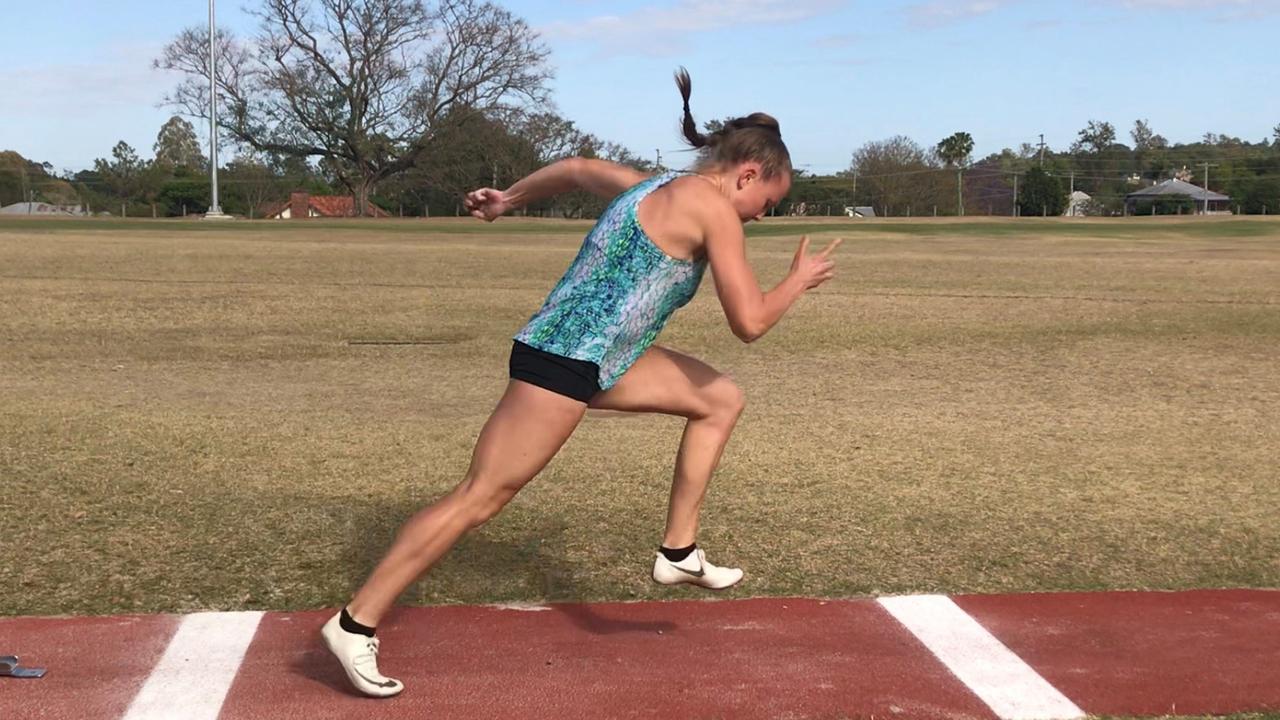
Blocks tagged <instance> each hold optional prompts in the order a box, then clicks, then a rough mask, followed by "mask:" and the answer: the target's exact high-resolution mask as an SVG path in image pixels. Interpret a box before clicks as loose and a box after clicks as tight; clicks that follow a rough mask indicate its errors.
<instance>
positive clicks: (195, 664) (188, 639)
mask: <svg viewBox="0 0 1280 720" xmlns="http://www.w3.org/2000/svg"><path fill="white" fill-rule="evenodd" d="M261 619H262V613H261V612H211V613H196V614H194V615H188V616H186V617H185V618H183V619H182V624H181V625H179V626H178V630H177V632H175V633H174V635H173V639H171V640H170V641H169V647H168V648H166V649H165V651H164V655H162V656H161V657H160V662H158V663H156V666H155V668H154V669H153V670H152V671H151V675H150V676H148V677H147V682H146V683H145V684H144V685H143V686H142V689H141V690H139V691H138V694H137V695H136V696H135V697H134V698H133V703H132V704H131V705H130V706H129V711H128V712H127V713H125V716H124V720H165V719H168V718H175V717H181V718H184V719H186V720H216V718H217V717H218V713H219V711H221V710H222V703H223V701H224V700H225V699H226V697H227V691H228V690H229V689H230V688H231V681H232V680H234V679H235V677H236V672H237V671H239V669H240V662H241V661H242V660H243V659H244V654H245V651H246V650H248V648H249V643H250V642H251V641H252V640H253V636H254V634H255V633H256V632H257V630H258V622H259V621H260V620H261Z"/></svg>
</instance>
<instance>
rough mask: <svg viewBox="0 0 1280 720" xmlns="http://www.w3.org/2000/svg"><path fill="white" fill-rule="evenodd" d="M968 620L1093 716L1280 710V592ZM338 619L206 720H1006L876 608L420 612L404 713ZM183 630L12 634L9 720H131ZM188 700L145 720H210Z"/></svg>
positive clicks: (1094, 597)
mask: <svg viewBox="0 0 1280 720" xmlns="http://www.w3.org/2000/svg"><path fill="white" fill-rule="evenodd" d="M938 600H939V601H941V602H943V603H948V604H949V603H950V602H951V601H947V600H946V599H945V598H938ZM952 600H953V601H954V605H956V606H958V607H959V608H960V609H962V610H963V611H965V612H966V613H968V615H969V616H970V617H971V618H973V619H974V620H976V621H977V622H978V624H980V625H981V627H982V628H984V629H985V630H986V631H987V632H989V633H990V634H991V635H994V637H995V638H996V639H997V640H998V641H999V643H1001V644H1003V646H1004V647H1006V648H1008V650H1011V651H1012V653H1013V654H1014V655H1016V656H1017V657H1018V658H1021V661H1023V662H1025V663H1026V664H1027V665H1029V666H1030V668H1031V669H1032V670H1034V672H1035V673H1038V674H1039V676H1040V677H1041V678H1043V679H1044V680H1045V681H1047V683H1048V685H1051V686H1052V688H1053V689H1056V691H1058V692H1060V693H1061V694H1062V695H1065V696H1066V698H1067V699H1069V700H1070V702H1071V703H1074V704H1075V706H1077V707H1078V708H1079V709H1080V710H1082V711H1084V712H1086V713H1089V714H1110V715H1134V716H1140V715H1156V714H1166V713H1171V712H1176V713H1179V714H1201V713H1228V712H1243V711H1262V710H1280V591H1269V590H1223V591H1191V592H1180V593H1053V594H1037V595H998V596H958V597H955V598H953V599H952ZM328 615H329V613H328V612H301V613H267V614H266V615H265V616H263V617H262V619H261V621H260V623H258V624H257V626H256V632H252V631H251V635H249V636H247V637H246V641H245V642H246V643H247V651H245V652H244V654H243V660H242V661H239V662H238V670H236V669H235V667H236V666H235V665H233V666H232V670H231V671H230V673H229V675H228V677H227V682H228V684H229V690H227V691H226V692H225V698H223V697H222V695H221V694H219V697H220V700H219V702H220V704H221V706H220V711H219V708H218V707H217V705H215V706H214V707H213V708H212V709H209V710H208V712H209V713H210V714H209V715H208V717H218V718H221V719H222V720H233V719H235V720H241V719H249V718H253V719H258V718H272V719H275V718H279V719H281V720H289V719H295V718H296V719H299V720H302V719H305V720H321V719H323V718H352V717H362V718H365V717H367V718H382V717H385V718H420V717H431V718H463V719H471V718H521V719H525V718H528V719H531V720H532V719H537V718H593V719H595V718H839V717H871V716H875V717H887V718H891V717H899V718H952V719H956V718H994V717H999V716H998V715H997V714H996V713H995V712H994V711H993V710H992V709H991V707H989V705H988V703H987V701H986V700H984V697H983V692H984V691H983V690H981V689H979V690H974V689H973V688H972V687H971V686H969V685H966V684H965V682H962V681H961V680H960V679H959V677H958V676H957V673H956V672H954V671H953V670H952V669H950V668H949V667H948V665H946V664H944V663H943V661H941V660H940V659H939V657H942V656H943V655H942V654H939V655H935V654H934V652H933V651H931V650H930V649H929V647H926V644H925V643H924V642H923V641H922V639H921V638H919V637H917V636H916V635H913V634H912V633H911V632H910V631H908V630H907V628H906V627H905V626H904V625H903V624H902V623H900V622H898V620H896V619H895V617H894V616H892V615H890V614H889V612H887V611H886V610H885V608H884V607H883V606H882V605H881V604H879V603H877V602H876V601H874V600H869V599H859V600H832V601H818V600H805V599H755V600H726V601H708V602H696V601H679V602H660V603H605V604H591V605H580V604H563V605H550V606H546V607H544V608H540V609H524V610H516V609H504V608H501V607H463V606H449V607H432V608H406V609H402V610H400V611H398V612H397V613H395V614H394V615H393V617H392V618H390V619H389V621H388V622H387V623H385V624H384V626H383V627H382V628H381V629H380V632H379V635H380V636H381V637H383V646H382V654H381V656H380V665H381V667H382V669H383V670H384V671H385V672H387V673H388V674H390V675H393V676H396V677H399V678H401V679H402V680H404V681H405V684H406V686H407V690H406V691H405V692H404V694H402V695H401V696H399V697H397V698H393V699H390V700H371V699H366V698H362V697H356V696H354V695H353V694H351V691H350V690H349V689H348V687H347V684H346V680H345V677H344V676H343V675H342V674H341V671H340V670H339V668H338V666H337V664H336V662H335V661H334V660H333V659H332V658H330V657H329V656H328V654H327V652H326V651H325V650H324V649H323V647H322V646H321V645H320V642H319V638H318V634H317V630H318V628H319V626H320V625H321V624H322V623H323V622H324V620H325V619H327V617H328ZM193 617H194V616H193ZM183 621H184V618H182V617H178V616H145V617H123V618H7V619H2V620H0V655H4V654H15V655H19V656H21V658H22V661H23V664H24V665H36V666H45V667H47V668H48V670H49V672H48V675H46V677H45V678H44V679H41V680H17V679H11V678H0V719H3V720H10V719H11V718H14V719H18V718H20V719H23V720H25V719H26V718H76V719H80V718H86V719H89V718H92V719H95V720H96V719H99V718H101V719H103V720H110V719H113V718H122V717H125V716H126V714H128V713H129V712H130V707H131V703H134V700H135V697H137V696H139V690H140V688H142V687H143V685H144V683H146V682H147V679H148V676H149V675H152V673H153V672H156V673H157V674H159V672H160V671H159V670H155V667H156V665H157V663H158V662H160V658H161V656H162V655H163V654H165V648H166V646H168V644H169V641H170V639H171V638H173V637H174V635H175V631H177V629H178V628H179V626H180V625H181V624H182V623H183ZM250 627H252V626H250ZM250 638H251V641H250ZM175 644H176V642H175ZM961 650H962V651H963V650H964V648H961ZM961 655H964V653H963V652H961ZM973 661H974V662H978V663H982V662H985V660H983V659H982V658H981V657H975V658H973ZM182 663H186V664H187V666H188V669H190V668H196V669H197V670H199V669H200V668H202V667H204V666H203V665H202V664H201V660H200V658H198V657H193V658H190V659H181V658H180V659H179V664H180V665H181V664H182ZM207 667H209V668H216V667H217V664H216V663H213V662H211V663H210V664H209V665H208V666H207ZM210 674H211V675H212V674H215V670H213V669H211V670H210ZM959 675H964V673H963V672H962V673H959ZM200 681H201V682H204V681H205V678H201V680H200ZM178 695H179V696H178V697H173V698H171V699H169V700H168V701H171V703H172V705H171V707H172V710H161V711H159V714H157V711H156V710H155V706H152V707H151V711H150V712H151V714H150V715H146V717H174V718H187V717H196V716H198V712H197V710H198V708H195V707H193V701H191V700H190V699H189V698H186V697H183V696H181V693H178ZM134 712H135V717H136V716H137V715H136V713H137V708H134ZM1006 716H1009V715H1006Z"/></svg>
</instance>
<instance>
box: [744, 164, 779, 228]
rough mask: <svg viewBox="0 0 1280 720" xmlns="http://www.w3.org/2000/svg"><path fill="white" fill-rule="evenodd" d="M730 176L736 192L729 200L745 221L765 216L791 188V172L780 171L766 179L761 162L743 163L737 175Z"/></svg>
mask: <svg viewBox="0 0 1280 720" xmlns="http://www.w3.org/2000/svg"><path fill="white" fill-rule="evenodd" d="M730 177H731V178H732V179H733V189H734V192H733V193H732V195H731V196H730V198H729V200H730V202H732V203H733V209H734V210H736V211H737V212H738V217H739V218H741V219H742V222H744V223H746V222H751V221H752V220H759V219H760V218H762V217H764V216H765V215H766V214H767V213H768V212H769V210H770V209H771V208H773V206H774V205H777V204H778V203H780V202H782V198H784V197H786V195H787V192H788V191H790V190H791V173H789V172H784V173H778V174H777V175H774V176H773V177H771V178H769V179H768V180H765V179H763V177H764V176H763V174H762V173H761V171H760V165H759V163H754V162H753V163H743V164H742V165H741V166H740V167H739V168H738V171H737V173H736V176H734V175H731V176H730Z"/></svg>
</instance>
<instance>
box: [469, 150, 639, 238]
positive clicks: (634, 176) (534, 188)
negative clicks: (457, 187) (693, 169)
mask: <svg viewBox="0 0 1280 720" xmlns="http://www.w3.org/2000/svg"><path fill="white" fill-rule="evenodd" d="M646 177H648V176H647V175H645V174H644V173H642V172H640V171H639V170H636V169H634V168H630V167H627V166H626V165H619V164H618V163H612V162H609V161H607V160H595V159H590V158H577V157H575V158H567V159H564V160H559V161H557V162H553V163H551V164H550V165H547V166H546V167H544V168H540V169H538V170H535V171H534V172H532V173H530V174H529V175H527V176H526V177H524V178H521V179H520V180H518V181H517V182H516V183H515V184H514V185H512V186H511V187H509V188H507V189H506V190H495V189H493V188H480V189H479V190H473V191H472V192H469V193H467V196H466V198H465V200H464V203H463V204H464V205H465V207H466V208H467V210H468V211H469V212H470V213H471V214H472V215H474V216H475V217H478V218H480V219H481V220H488V221H490V222H492V221H494V220H496V219H498V218H499V217H502V216H503V215H505V214H506V213H508V212H510V211H511V210H513V209H515V208H518V207H524V206H525V205H528V204H530V203H534V202H538V201H539V200H545V199H547V198H549V197H555V196H556V195H559V194H561V193H566V192H570V191H573V190H579V189H581V190H586V191H587V192H590V193H594V194H596V195H599V196H601V197H604V198H610V199H612V198H613V197H615V196H616V195H618V194H619V193H621V192H622V191H623V190H626V189H627V188H629V187H631V186H632V185H635V184H636V183H638V182H640V181H641V180H643V179H645V178H646Z"/></svg>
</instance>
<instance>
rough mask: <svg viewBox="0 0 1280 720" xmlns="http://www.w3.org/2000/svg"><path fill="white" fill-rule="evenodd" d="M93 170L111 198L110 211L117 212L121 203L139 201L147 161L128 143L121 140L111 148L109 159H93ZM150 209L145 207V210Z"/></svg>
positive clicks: (134, 211)
mask: <svg viewBox="0 0 1280 720" xmlns="http://www.w3.org/2000/svg"><path fill="white" fill-rule="evenodd" d="M93 169H94V172H95V173H97V176H98V180H99V182H100V183H101V186H102V188H103V190H104V191H105V192H106V194H107V196H108V197H109V198H110V200H111V208H110V210H111V212H117V211H118V209H119V208H118V206H119V205H121V204H124V205H128V204H130V203H135V202H141V201H142V199H143V198H142V197H141V191H142V189H143V185H144V177H143V174H144V173H145V172H146V170H147V162H146V161H144V160H142V159H140V158H139V157H138V152H137V151H136V150H134V149H133V146H131V145H129V143H127V142H125V141H123V140H121V141H120V142H118V143H116V145H115V147H113V148H111V159H110V160H107V159H105V158H98V159H97V160H94V161H93ZM149 211H150V210H149V209H147V210H146V212H149ZM130 214H141V211H140V209H138V208H134V209H132V210H130Z"/></svg>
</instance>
